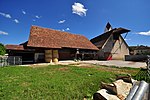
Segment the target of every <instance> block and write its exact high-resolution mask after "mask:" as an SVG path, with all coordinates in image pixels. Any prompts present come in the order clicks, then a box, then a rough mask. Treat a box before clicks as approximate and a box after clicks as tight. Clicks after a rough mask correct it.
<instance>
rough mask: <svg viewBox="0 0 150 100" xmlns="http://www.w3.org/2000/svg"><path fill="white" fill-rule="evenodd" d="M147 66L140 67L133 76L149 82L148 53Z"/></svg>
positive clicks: (149, 56) (149, 59)
mask: <svg viewBox="0 0 150 100" xmlns="http://www.w3.org/2000/svg"><path fill="white" fill-rule="evenodd" d="M146 63H147V68H146V69H145V68H144V69H143V68H141V70H140V71H139V72H138V73H137V74H136V75H135V76H134V77H135V79H136V80H139V81H141V80H144V81H146V82H148V83H150V55H148V56H147V61H146Z"/></svg>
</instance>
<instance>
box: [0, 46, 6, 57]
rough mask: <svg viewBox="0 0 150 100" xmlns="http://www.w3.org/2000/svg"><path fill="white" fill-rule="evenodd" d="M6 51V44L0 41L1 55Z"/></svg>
mask: <svg viewBox="0 0 150 100" xmlns="http://www.w3.org/2000/svg"><path fill="white" fill-rule="evenodd" d="M5 53H6V49H5V46H4V45H3V44H2V43H0V55H4V54H5Z"/></svg>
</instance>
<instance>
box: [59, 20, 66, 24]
mask: <svg viewBox="0 0 150 100" xmlns="http://www.w3.org/2000/svg"><path fill="white" fill-rule="evenodd" d="M65 21H66V20H60V21H59V22H58V23H59V24H62V23H64V22H65Z"/></svg>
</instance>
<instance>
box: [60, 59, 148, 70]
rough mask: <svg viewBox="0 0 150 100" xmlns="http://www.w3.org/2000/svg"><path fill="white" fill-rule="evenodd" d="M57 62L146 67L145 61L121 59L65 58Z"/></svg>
mask: <svg viewBox="0 0 150 100" xmlns="http://www.w3.org/2000/svg"><path fill="white" fill-rule="evenodd" d="M58 64H61V65H68V64H96V65H105V66H117V67H131V68H146V66H147V65H146V63H145V62H132V61H122V60H109V61H98V60H88V61H79V62H74V61H71V60H66V61H59V62H58Z"/></svg>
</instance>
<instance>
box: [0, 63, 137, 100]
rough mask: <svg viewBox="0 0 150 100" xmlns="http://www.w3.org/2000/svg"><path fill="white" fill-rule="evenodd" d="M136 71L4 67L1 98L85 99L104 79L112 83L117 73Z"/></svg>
mask: <svg viewBox="0 0 150 100" xmlns="http://www.w3.org/2000/svg"><path fill="white" fill-rule="evenodd" d="M137 71H138V70H137V69H132V70H131V69H119V68H108V67H102V66H92V67H76V66H62V65H50V66H45V67H21V66H9V67H2V68H0V100H83V98H84V97H87V98H91V97H92V95H93V93H95V92H96V91H97V90H98V89H99V86H100V82H101V81H103V82H106V83H110V82H111V80H110V78H112V79H114V78H115V75H116V74H128V73H129V74H135V73H137Z"/></svg>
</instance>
